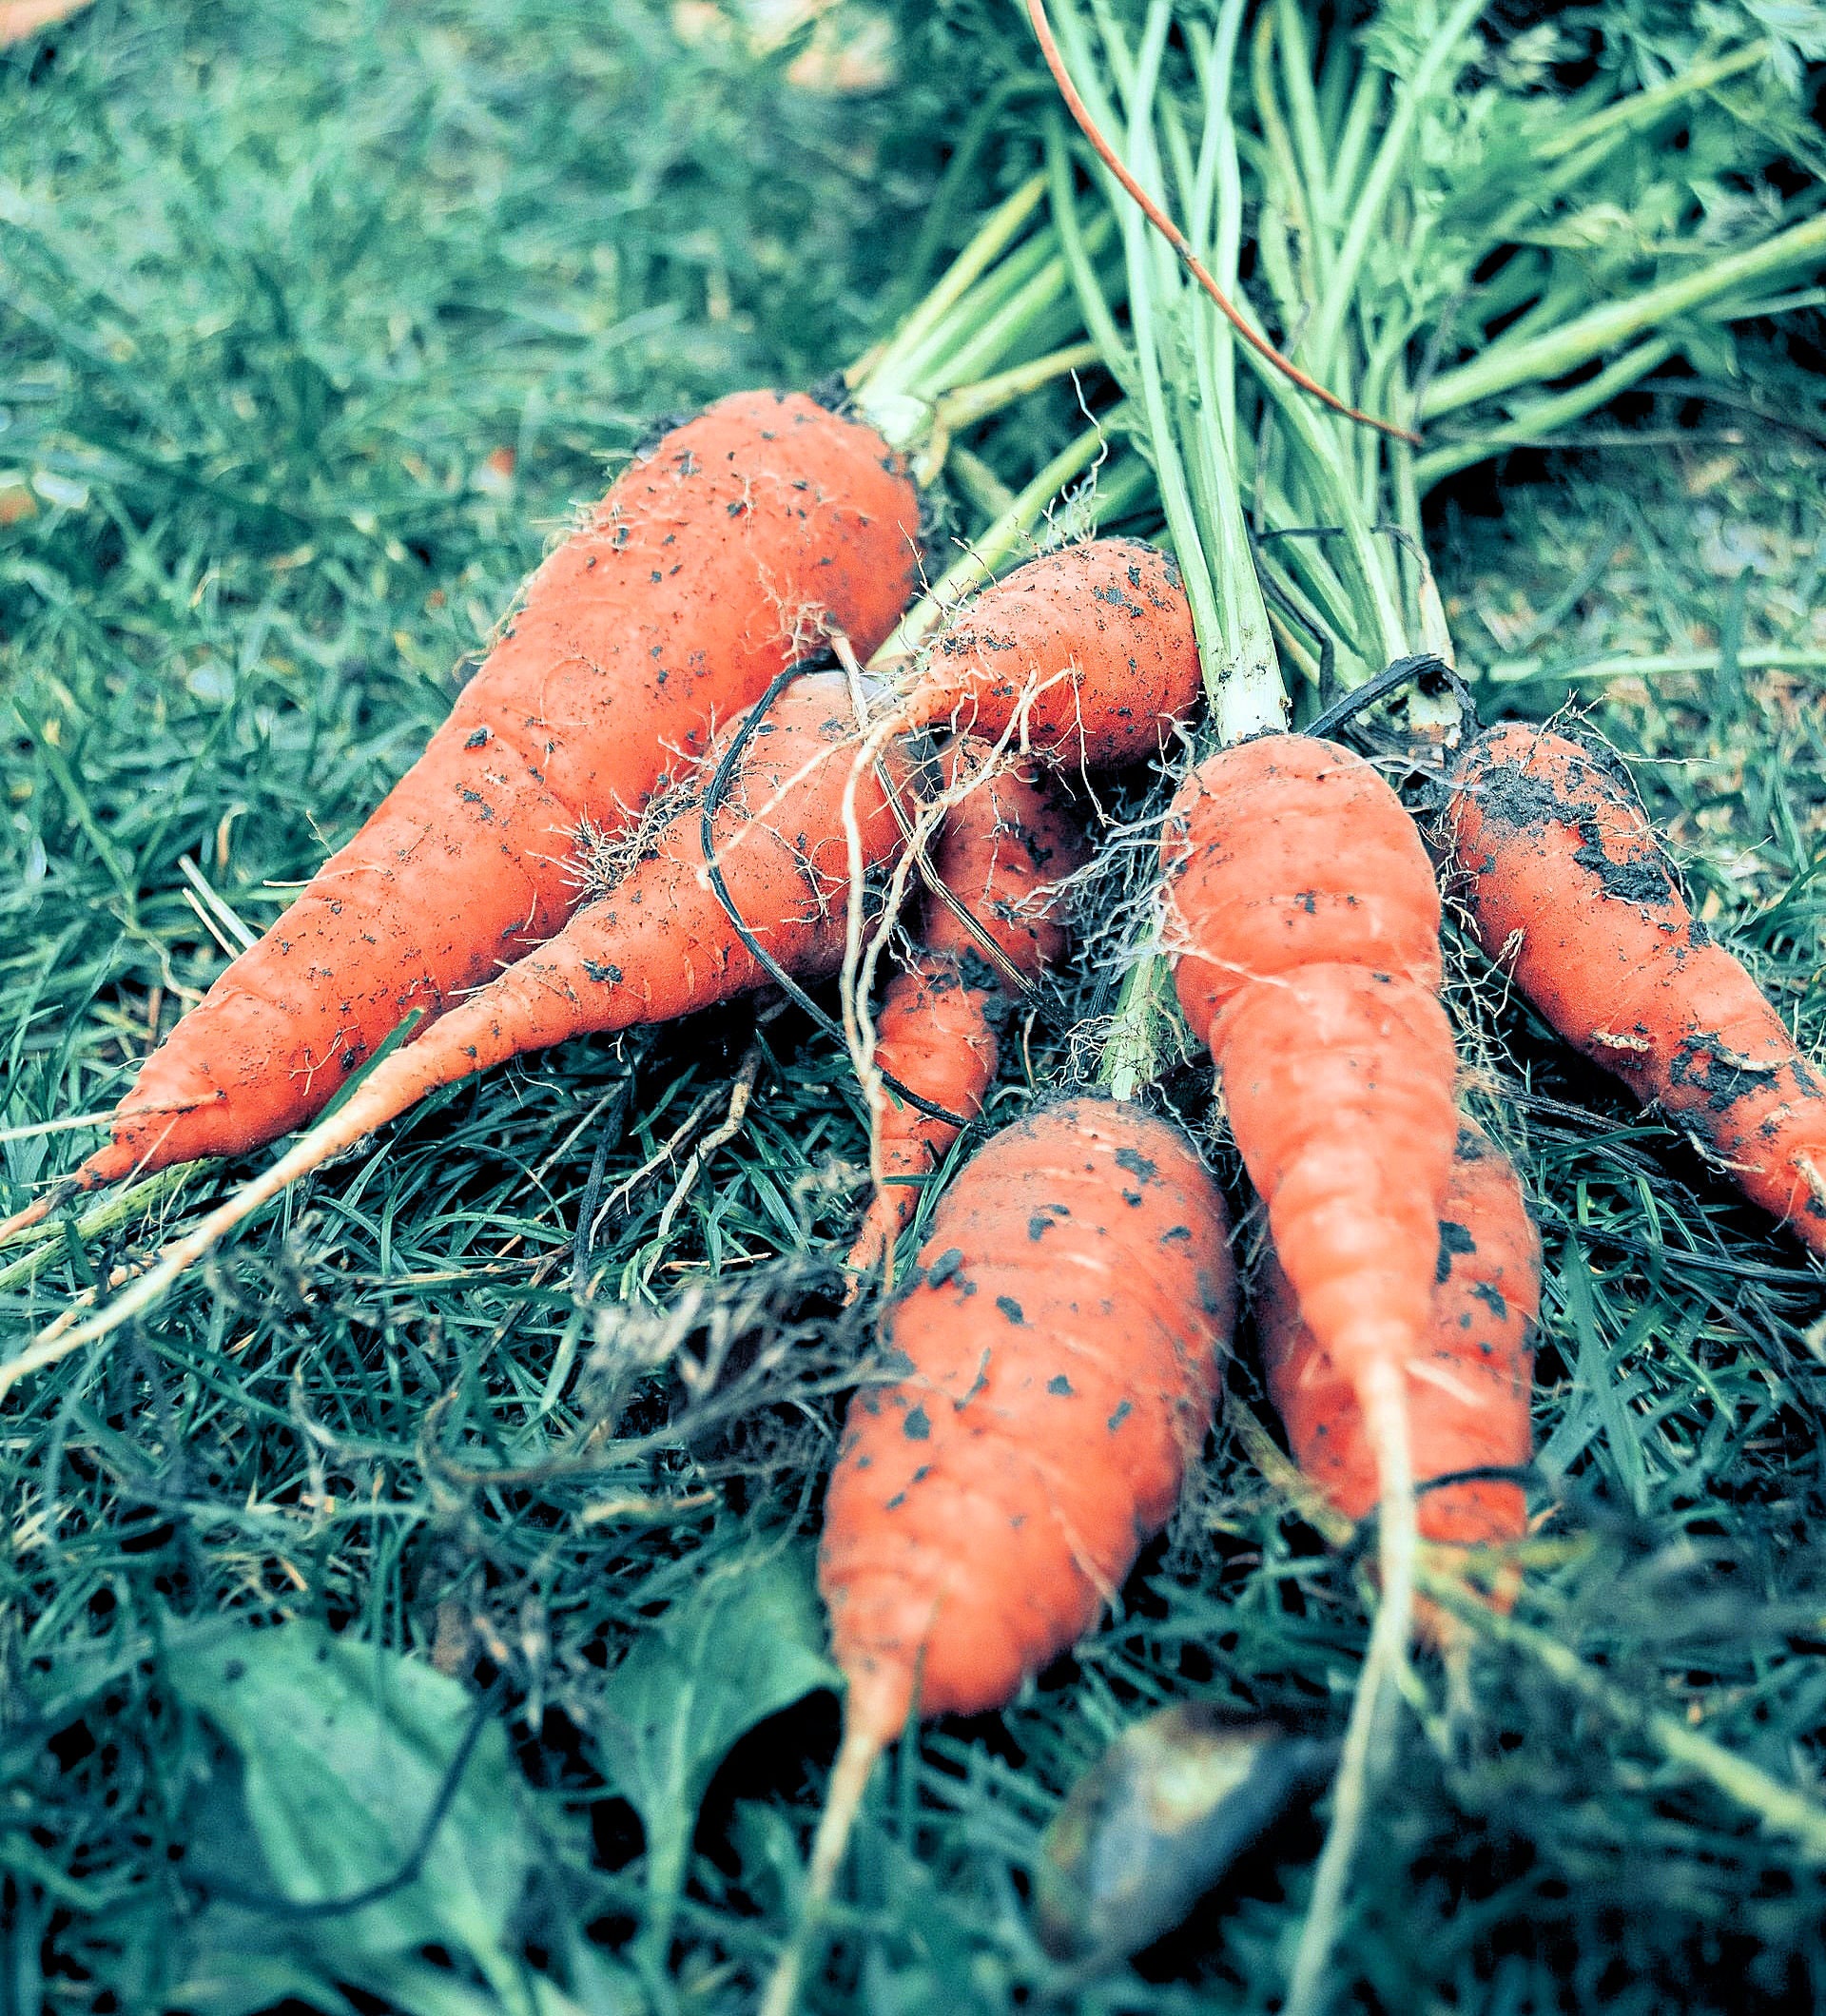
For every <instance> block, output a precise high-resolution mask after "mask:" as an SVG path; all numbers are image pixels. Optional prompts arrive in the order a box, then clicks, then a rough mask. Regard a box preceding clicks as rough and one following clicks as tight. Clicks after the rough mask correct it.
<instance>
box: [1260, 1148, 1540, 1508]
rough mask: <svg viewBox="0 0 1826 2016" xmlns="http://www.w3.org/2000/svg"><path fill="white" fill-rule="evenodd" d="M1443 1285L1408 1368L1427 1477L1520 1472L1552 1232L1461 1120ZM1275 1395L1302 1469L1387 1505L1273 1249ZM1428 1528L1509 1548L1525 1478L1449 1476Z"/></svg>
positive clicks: (1364, 1443) (1442, 1225)
mask: <svg viewBox="0 0 1826 2016" xmlns="http://www.w3.org/2000/svg"><path fill="white" fill-rule="evenodd" d="M1435 1271H1436V1274H1437V1277H1438V1286H1437V1287H1436V1288H1435V1289H1433V1308H1432V1322H1431V1326H1430V1328H1429V1330H1428V1335H1427V1338H1426V1341H1425V1345H1424V1347H1423V1349H1422V1351H1421V1353H1420V1355H1419V1356H1418V1357H1416V1358H1414V1359H1412V1360H1410V1361H1409V1362H1408V1365H1407V1366H1406V1367H1404V1372H1405V1375H1406V1379H1407V1384H1408V1419H1409V1421H1410V1423H1411V1425H1412V1433H1413V1466H1414V1476H1415V1478H1416V1480H1417V1481H1418V1482H1419V1483H1423V1484H1425V1483H1430V1482H1431V1481H1432V1480H1433V1479H1434V1478H1438V1477H1449V1476H1453V1475H1455V1474H1457V1473H1458V1472H1459V1471H1461V1470H1476V1469H1486V1468H1502V1469H1512V1468H1517V1467H1519V1466H1520V1465H1522V1464H1525V1463H1527V1462H1528V1460H1529V1459H1530V1457H1531V1456H1532V1455H1533V1453H1534V1435H1533V1424H1532V1422H1531V1420H1530V1416H1529V1406H1528V1403H1529V1398H1530V1392H1531V1387H1532V1383H1533V1378H1534V1321H1535V1318H1536V1316H1537V1315H1538V1314H1539V1313H1540V1308H1541V1241H1540V1238H1539V1237H1538V1235H1537V1234H1536V1232H1535V1230H1534V1222H1533V1220H1532V1219H1531V1218H1530V1217H1529V1216H1528V1208H1527V1205H1526V1203H1525V1201H1524V1199H1523V1195H1522V1186H1521V1184H1520V1183H1519V1182H1518V1181H1517V1180H1516V1174H1515V1171H1514V1170H1513V1169H1512V1168H1511V1167H1510V1166H1509V1163H1508V1160H1507V1158H1506V1157H1505V1156H1504V1155H1503V1154H1502V1153H1500V1152H1499V1151H1498V1150H1497V1149H1496V1148H1495V1147H1494V1146H1492V1144H1491V1143H1490V1142H1489V1141H1488V1140H1487V1139H1486V1137H1485V1136H1484V1134H1481V1133H1479V1132H1478V1131H1477V1130H1476V1129H1475V1128H1473V1127H1469V1126H1464V1127H1462V1128H1461V1130H1460V1133H1459V1136H1458V1153H1457V1156H1456V1158H1455V1159H1454V1161H1453V1163H1452V1176H1451V1186H1450V1188H1449V1189H1448V1190H1447V1193H1446V1208H1445V1211H1444V1213H1443V1214H1442V1216H1441V1218H1440V1221H1439V1259H1438V1263H1437V1267H1436V1270H1435ZM1253 1303H1254V1308H1255V1314H1256V1320H1257V1322H1258V1324H1259V1326H1260V1329H1261V1336H1262V1359H1263V1365H1264V1367H1265V1369H1266V1371H1267V1374H1268V1390H1269V1396H1270V1398H1271V1399H1272V1401H1273V1403H1274V1405H1275V1407H1276V1408H1277V1409H1278V1410H1279V1413H1280V1417H1281V1419H1282V1421H1283V1422H1284V1423H1285V1424H1286V1425H1287V1433H1288V1440H1289V1441H1290V1442H1291V1443H1292V1447H1293V1455H1294V1457H1295V1459H1296V1461H1297V1462H1298V1464H1299V1465H1300V1468H1301V1469H1302V1470H1304V1471H1305V1472H1306V1473H1307V1475H1308V1476H1309V1477H1311V1480H1312V1481H1313V1483H1316V1484H1317V1485H1318V1486H1319V1487H1320V1489H1321V1490H1323V1491H1324V1493H1325V1495H1326V1497H1327V1498H1329V1499H1330V1500H1331V1502H1332V1504H1334V1505H1335V1506H1336V1507H1337V1509H1338V1510H1339V1511H1340V1512H1342V1513H1343V1514H1344V1516H1345V1517H1346V1518H1347V1519H1350V1520H1359V1519H1362V1518H1363V1517H1364V1515H1365V1514H1366V1513H1367V1512H1369V1511H1370V1509H1371V1508H1372V1507H1373V1506H1374V1504H1375V1502H1376V1497H1377V1485H1378V1479H1377V1474H1376V1459H1375V1451H1374V1449H1373V1448H1372V1447H1371V1445H1370V1442H1369V1439H1368V1438H1367V1436H1366V1435H1365V1433H1364V1422H1363V1411H1362V1409H1361V1408H1360V1407H1359V1406H1358V1405H1357V1398H1356V1394H1355V1392H1354V1391H1353V1390H1352V1388H1351V1386H1350V1382H1349V1381H1348V1380H1346V1379H1345V1378H1343V1377H1342V1376H1341V1375H1340V1373H1339V1372H1338V1369H1337V1367H1336V1366H1335V1365H1333V1364H1332V1362H1331V1355H1330V1353H1329V1352H1327V1351H1326V1350H1325V1348H1324V1347H1322V1346H1321V1345H1320V1344H1319V1342H1318V1340H1317V1339H1316V1338H1315V1337H1314V1336H1313V1334H1312V1332H1311V1330H1310V1329H1309V1328H1307V1327H1306V1325H1305V1324H1304V1323H1303V1322H1302V1321H1301V1319H1300V1309H1299V1304H1298V1302H1297V1300H1296V1299H1295V1297H1294V1294H1293V1290H1292V1288H1291V1287H1290V1286H1289V1284H1288V1279H1287V1276H1286V1275H1285V1274H1284V1273H1283V1272H1282V1271H1281V1269H1280V1265H1279V1263H1278V1262H1277V1261H1276V1260H1275V1258H1274V1255H1273V1253H1272V1250H1271V1251H1269V1252H1268V1253H1266V1254H1265V1255H1264V1256H1263V1262H1262V1267H1261V1271H1260V1274H1259V1276H1258V1278H1257V1280H1256V1283H1255V1293H1254V1298H1253ZM1419 1524H1420V1531H1421V1534H1422V1537H1423V1538H1425V1539H1427V1540H1431V1541H1445V1542H1447V1543H1450V1544H1453V1545H1457V1546H1466V1547H1476V1546H1505V1545H1507V1544H1509V1543H1510V1542H1512V1541H1518V1540H1520V1539H1521V1538H1522V1537H1523V1535H1524V1534H1525V1532H1526V1531H1527V1506H1526V1503H1525V1501H1524V1499H1523V1496H1522V1488H1521V1486H1520V1485H1519V1484H1516V1483H1503V1482H1499V1481H1496V1480H1494V1479H1490V1480H1479V1481H1476V1482H1472V1483H1459V1484H1448V1485H1446V1486H1444V1487H1443V1488H1441V1489H1439V1490H1435V1491H1428V1492H1426V1493H1425V1494H1424V1495H1423V1497H1422V1498H1421V1501H1420V1511H1419Z"/></svg>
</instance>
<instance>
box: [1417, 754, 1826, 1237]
mask: <svg viewBox="0 0 1826 2016" xmlns="http://www.w3.org/2000/svg"><path fill="white" fill-rule="evenodd" d="M1447 820H1448V824H1449V828H1450V832H1451V844H1452V850H1453V859H1454V861H1455V863H1456V865H1457V867H1458V869H1459V871H1460V873H1461V876H1462V878H1463V898H1464V901H1465V904H1466V907H1467V911H1468V913H1469V915H1470V920H1471V923H1472V926H1473V928H1474V930H1475V931H1476V934H1477V938H1478V942H1479V943H1480V944H1481V945H1482V946H1483V947H1484V950H1485V951H1486V953H1487V954H1488V955H1489V956H1490V958H1491V959H1492V960H1495V962H1496V963H1497V965H1498V966H1499V967H1500V968H1501V969H1502V970H1503V972H1505V974H1507V975H1508V976H1509V977H1510V978H1511V979H1513V980H1514V982H1515V984H1516V985H1517V987H1519V988H1520V989H1521V991H1522V993H1523V994H1524V995H1525V996H1526V998H1528V1000H1529V1001H1531V1002H1532V1003H1533V1004H1534V1006H1535V1007H1536V1008H1537V1009H1538V1010H1539V1011H1540V1013H1541V1015H1542V1017H1543V1018H1544V1020H1545V1021H1546V1022H1548V1023H1549V1024H1550V1025H1551V1026H1552V1027H1553V1028H1554V1029H1555V1030H1557V1031H1558V1032H1559V1034H1560V1035H1562V1036H1563V1037H1565V1038H1566V1039H1567V1041H1568V1042H1570V1043H1571V1044H1573V1046H1574V1047H1575V1048H1576V1049H1578V1050H1580V1051H1583V1054H1584V1055H1585V1056H1588V1057H1589V1058H1591V1060H1592V1061H1593V1062H1594V1063H1596V1064H1600V1065H1602V1066H1603V1068H1604V1069H1605V1070H1606V1071H1608V1072H1611V1073H1612V1074H1614V1075H1615V1076H1618V1077H1620V1078H1622V1081H1623V1083H1624V1084H1626V1085H1627V1086H1628V1087H1629V1089H1630V1090H1631V1091H1632V1092H1633V1093H1634V1094H1635V1095H1636V1096H1637V1097H1638V1098H1639V1099H1641V1101H1642V1102H1643V1104H1645V1105H1648V1104H1653V1105H1656V1106H1659V1107H1660V1108H1661V1110H1662V1112H1664V1113H1666V1114H1668V1115H1670V1116H1672V1117H1674V1118H1675V1119H1678V1120H1679V1121H1680V1123H1681V1125H1683V1126H1684V1127H1686V1128H1687V1129H1688V1130H1689V1131H1690V1132H1691V1133H1692V1134H1694V1135H1695V1136H1696V1137H1697V1138H1698V1140H1699V1141H1700V1145H1701V1146H1702V1148H1703V1149H1704V1150H1705V1152H1706V1153H1707V1154H1708V1155H1709V1156H1710V1157H1711V1158H1712V1159H1713V1160H1714V1161H1716V1162H1717V1163H1718V1164H1719V1166H1720V1167H1722V1168H1723V1169H1725V1170H1727V1171H1728V1172H1729V1173H1730V1175H1731V1177H1732V1180H1733V1181H1734V1182H1735V1183H1736V1184H1737V1186H1738V1188H1739V1190H1741V1191H1742V1192H1743V1193H1744V1195H1745V1196H1747V1197H1749V1198H1751V1199H1752V1200H1753V1201H1754V1202H1755V1203H1757V1204H1759V1205H1760V1206H1761V1207H1762V1208H1763V1210H1764V1211H1766V1212H1770V1213H1771V1214H1772V1215H1774V1216H1775V1217H1777V1218H1779V1219H1781V1220H1783V1221H1784V1223H1786V1224H1787V1225H1788V1226H1790V1227H1791V1228H1792V1229H1793V1231H1795V1232H1796V1234H1797V1236H1798V1237H1799V1238H1800V1239H1802V1240H1803V1241H1804V1242H1805V1243H1806V1244H1807V1245H1808V1246H1809V1247H1810V1248H1811V1249H1812V1250H1814V1251H1815V1252H1816V1253H1821V1254H1826V1079H1823V1078H1822V1076H1821V1074H1820V1071H1819V1069H1818V1067H1817V1066H1816V1065H1814V1064H1812V1063H1811V1062H1809V1060H1808V1059H1807V1058H1806V1057H1804V1056H1802V1055H1801V1053H1800V1051H1799V1050H1798V1048H1797V1046H1796V1043H1795V1039H1794V1037H1792V1036H1790V1035H1789V1033H1788V1030H1787V1028H1786V1026H1785V1025H1784V1024H1783V1022H1782V1020H1781V1018H1780V1017H1779V1016H1778V1015H1777V1013H1776V1011H1775V1009H1774V1008H1773V1007H1771V1005H1770V1004H1769V1002H1768V1000H1767V999H1766V998H1764V996H1763V994H1762V992H1761V990H1760V989H1759V988H1758V986H1757V983H1756V982H1755V981H1754V980H1753V979H1751V978H1750V976H1749V974H1748V973H1746V972H1745V971H1744V969H1743V967H1742V966H1741V965H1740V964H1739V962H1738V961H1737V960H1735V959H1733V958H1732V957H1731V955H1730V954H1729V953H1728V952H1726V951H1725V949H1724V948H1723V946H1721V945H1718V944H1714V943H1713V941H1712V940H1711V939H1710V938H1709V937H1708V936H1707V934H1706V931H1705V927H1704V926H1703V925H1702V924H1700V922H1699V921H1697V920H1696V919H1695V918H1694V917H1693V914H1692V912H1691V911H1690V910H1689V909H1688V908H1687V904H1686V899H1685V897H1684V896H1683V895H1682V894H1681V893H1680V884H1679V882H1678V881H1677V880H1676V878H1675V876H1674V874H1673V871H1672V870H1671V869H1670V867H1669V865H1668V863H1667V860H1666V857H1665V856H1664V855H1663V854H1662V853H1661V848H1660V846H1659V844H1658V843H1657V842H1656V838H1655V833H1654V829H1653V828H1652V827H1651V826H1650V824H1649V822H1648V820H1647V818H1646V816H1645V815H1644V814H1643V811H1642V808H1641V804H1639V803H1638V801H1637V798H1636V795H1635V792H1634V790H1633V789H1632V788H1631V786H1630V785H1629V782H1628V780H1627V778H1626V777H1625V776H1624V775H1623V774H1622V772H1621V769H1620V767H1619V766H1617V765H1616V764H1615V762H1614V761H1613V760H1611V759H1608V758H1606V757H1604V756H1601V755H1599V754H1596V753H1594V752H1593V751H1591V750H1589V749H1585V748H1582V747H1581V746H1579V745H1578V744H1577V743H1574V742H1570V741H1568V740H1567V739H1566V738H1565V737H1564V735H1555V734H1550V733H1548V732H1547V731H1545V730H1544V729H1541V728H1536V727H1529V726H1527V725H1526V724H1525V723H1521V722H1505V723H1503V724H1501V725H1500V726H1498V727H1493V728H1491V729H1489V730H1488V731H1487V732H1486V734H1484V735H1483V736H1481V737H1480V738H1479V740H1478V741H1477V742H1476V743H1474V744H1473V745H1472V746H1471V747H1470V748H1469V749H1468V750H1467V752H1466V756H1465V759H1464V761H1463V762H1462V764H1461V765H1460V767H1459V771H1458V776H1457V779H1456V786H1455V789H1454V791H1453V794H1452V799H1451V804H1450V805H1449V807H1448V812H1447Z"/></svg>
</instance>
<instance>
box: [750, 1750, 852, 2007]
mask: <svg viewBox="0 0 1826 2016" xmlns="http://www.w3.org/2000/svg"><path fill="white" fill-rule="evenodd" d="M881 1754H882V1740H881V1738H880V1737H879V1736H878V1735H876V1734H875V1733H874V1731H873V1730H871V1729H868V1728H866V1727H864V1726H861V1725H858V1724H856V1723H853V1722H846V1723H845V1726H844V1740H843V1744H842V1746H841V1748H840V1749H839V1750H838V1752H837V1761H836V1763H835V1764H834V1765H833V1766H832V1767H831V1774H830V1784H829V1786H828V1788H827V1789H826V1793H825V1811H824V1813H823V1815H822V1816H821V1817H820V1819H819V1822H818V1832H817V1833H816V1835H815V1836H814V1837H813V1839H812V1844H811V1862H810V1864H809V1866H808V1868H807V1870H806V1895H805V1902H804V1903H803V1904H802V1906H801V1907H800V1910H799V1923H798V1924H797V1925H796V1926H795V1927H794V1928H793V1932H792V1937H791V1939H790V1940H789V1941H788V1942H787V1945H786V1946H785V1947H784V1948H782V1949H781V1954H780V1958H779V1960H778V1962H777V1963H776V1964H775V1967H774V1969H773V1976H772V1978H771V1979H770V1980H769V1981H768V1983H767V1993H766V1994H765V1995H764V1996H763V1997H762V1998H761V2007H760V2012H759V2016H795V2012H796V2010H797V2009H798V2007H799V1996H800V1991H801V1990H802V1989H803V1987H805V1978H806V1968H807V1967H808V1966H809V1965H810V1964H811V1963H812V1961H813V1960H814V1959H816V1958H817V1956H818V1954H819V1951H820V1949H821V1942H820V1934H821V1933H822V1931H823V1929H824V1923H825V1912H826V1907H827V1906H828V1905H829V1903H830V1894H831V1891H832V1890H834V1889H835V1888H836V1885H837V1871H839V1870H840V1869H842V1868H843V1866H844V1855H845V1851H846V1850H847V1849H848V1847H849V1836H850V1833H851V1831H852V1830H853V1829H854V1827H855V1825H856V1815H857V1814H858V1813H859V1812H861V1811H862V1807H863V1794H864V1793H865V1792H866V1791H867V1790H868V1781H869V1779H870V1777H871V1776H872V1775H873V1774H874V1771H875V1766H876V1763H877V1761H878V1760H879V1759H880V1757H881Z"/></svg>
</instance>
